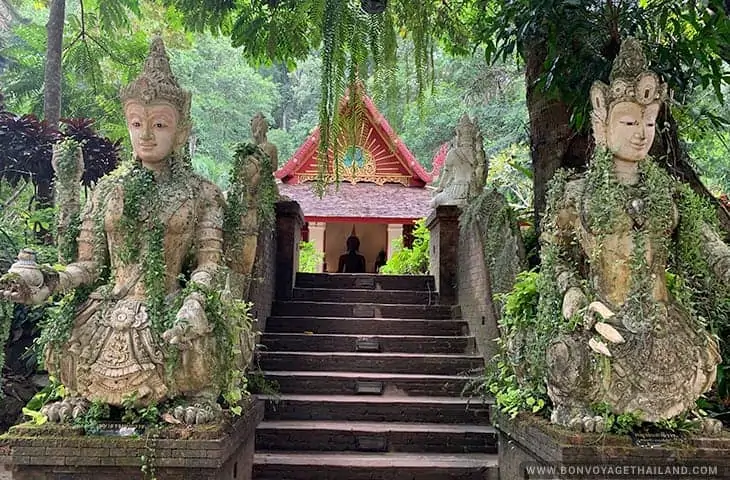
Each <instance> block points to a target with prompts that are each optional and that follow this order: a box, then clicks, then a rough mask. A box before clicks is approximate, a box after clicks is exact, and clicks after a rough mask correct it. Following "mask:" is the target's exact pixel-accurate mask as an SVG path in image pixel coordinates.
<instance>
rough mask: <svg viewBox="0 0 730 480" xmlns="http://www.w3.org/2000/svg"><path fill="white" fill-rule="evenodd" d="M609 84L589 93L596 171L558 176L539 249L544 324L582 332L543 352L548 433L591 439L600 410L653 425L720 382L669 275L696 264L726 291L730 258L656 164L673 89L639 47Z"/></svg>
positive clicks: (703, 332) (688, 305)
mask: <svg viewBox="0 0 730 480" xmlns="http://www.w3.org/2000/svg"><path fill="white" fill-rule="evenodd" d="M609 78H610V85H606V84H604V83H602V82H596V83H595V84H594V85H593V87H592V89H591V102H592V105H593V114H592V120H593V129H594V136H595V140H596V151H595V154H594V156H593V158H592V160H591V164H590V168H589V171H588V173H587V174H586V176H585V177H583V178H579V179H573V180H570V179H568V178H566V177H565V175H564V174H559V175H557V179H556V181H555V182H554V185H553V187H552V190H551V193H550V194H549V199H548V203H549V206H548V210H547V212H546V215H545V225H544V232H543V237H542V239H541V240H542V244H543V250H542V254H543V270H542V274H543V275H544V278H546V279H547V281H545V282H544V283H543V285H542V290H541V291H540V301H541V304H540V308H539V315H541V316H542V317H541V318H540V319H539V320H538V321H540V322H545V321H553V319H555V318H558V317H563V318H564V319H566V320H565V321H564V322H568V321H569V320H570V319H573V321H576V320H578V323H577V324H576V328H575V330H574V331H573V332H572V333H563V334H562V335H559V336H558V338H557V339H556V340H555V341H554V342H553V343H552V344H551V345H550V346H549V347H548V348H547V387H548V395H549V396H550V399H551V400H552V402H553V404H554V409H553V412H552V422H553V423H557V424H560V425H566V426H570V427H572V428H575V429H582V430H585V431H594V430H601V429H602V427H603V425H602V418H601V417H600V416H596V415H594V414H593V413H592V411H591V408H590V407H591V406H592V405H596V404H603V405H604V406H605V405H607V406H608V407H609V408H610V409H611V410H612V411H613V412H614V413H616V414H623V413H634V414H638V415H639V416H640V417H641V418H642V419H643V420H645V421H650V422H656V421H659V420H663V419H668V418H670V417H673V416H676V415H678V414H680V413H682V412H685V411H687V410H688V409H691V408H693V407H694V405H695V402H696V400H697V399H698V397H699V396H700V395H702V393H704V392H706V391H707V390H708V389H709V388H710V387H711V385H712V384H713V382H714V381H715V373H716V366H717V365H718V363H719V362H720V355H719V351H718V343H717V341H716V340H715V338H713V337H712V336H711V335H710V334H709V333H708V331H707V329H706V327H705V325H703V323H702V321H701V319H700V318H699V317H700V316H699V315H696V314H695V312H692V302H691V301H682V300H683V297H687V298H689V297H688V291H687V290H683V289H682V287H681V285H680V286H679V289H678V290H677V291H676V292H672V293H670V291H669V289H668V284H667V278H668V274H667V273H666V272H667V269H668V267H669V271H670V272H672V271H673V272H674V273H675V274H676V273H682V274H687V277H685V278H689V276H690V275H692V274H693V273H692V272H691V269H689V268H685V267H688V266H687V265H686V264H683V263H682V262H686V261H688V259H689V261H694V262H695V263H697V262H704V263H703V265H705V266H706V267H707V270H708V272H709V271H714V274H716V275H717V276H718V277H719V278H720V279H721V280H722V281H724V282H725V284H727V283H726V282H727V281H728V279H730V249H728V247H727V246H725V244H723V243H722V242H721V241H720V239H719V237H718V236H717V234H716V233H715V232H714V230H713V229H712V228H711V227H710V226H709V225H708V224H706V223H705V222H704V220H703V218H702V217H701V216H700V215H698V214H697V213H696V212H693V211H692V209H691V208H688V207H691V204H692V203H693V202H692V200H691V199H692V198H694V199H695V201H694V203H695V204H696V203H697V202H696V197H694V196H693V194H692V193H691V192H689V191H688V190H687V189H686V188H684V187H681V186H680V185H679V184H678V183H677V182H675V181H674V180H673V179H671V178H670V177H669V176H668V175H667V174H666V173H665V172H664V171H662V170H661V169H659V168H658V167H657V166H656V165H655V164H654V162H653V161H652V159H651V158H650V157H649V156H648V152H649V149H650V147H651V146H652V143H653V141H654V135H655V128H656V127H655V121H656V118H657V114H658V112H659V108H660V106H661V105H662V102H663V100H664V99H665V98H666V94H667V87H666V84H664V83H661V81H660V80H659V78H658V77H657V75H656V74H654V73H653V72H650V71H647V70H646V60H645V57H644V54H643V51H642V46H641V44H640V43H638V42H637V41H636V40H634V39H628V40H626V41H625V42H624V43H623V44H622V46H621V52H620V53H619V56H618V58H617V59H616V61H615V63H614V66H613V70H612V71H611V75H610V77H609ZM705 218H707V217H705ZM678 242H679V243H678ZM692 252H694V253H692ZM688 253H689V254H690V255H687V254H688ZM690 257H691V258H690ZM695 274H696V272H695ZM700 275H701V274H700ZM671 276H672V273H670V274H669V278H671ZM700 295H702V293H701V292H700ZM687 298H685V300H686V299H687ZM578 315H580V316H578ZM568 323H569V322H568ZM567 330H570V328H564V329H563V332H566V331H567ZM708 425H709V427H708V428H710V429H716V428H717V427H718V425H719V424H718V423H712V422H707V423H706V425H705V426H708Z"/></svg>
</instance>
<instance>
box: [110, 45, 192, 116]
mask: <svg viewBox="0 0 730 480" xmlns="http://www.w3.org/2000/svg"><path fill="white" fill-rule="evenodd" d="M119 97H120V99H121V101H122V105H124V104H126V103H127V102H128V101H130V100H137V101H140V102H142V103H143V104H151V103H155V102H168V103H170V104H172V106H173V107H175V109H176V110H177V111H178V113H179V114H180V124H183V125H184V124H188V123H189V122H190V99H191V94H190V92H188V91H187V90H183V89H182V88H181V87H180V84H178V83H177V80H176V79H175V75H173V73H172V69H171V68H170V58H169V57H168V56H167V52H166V51H165V44H164V43H163V42H162V38H161V37H159V36H156V37H154V38H153V39H152V42H151V43H150V52H149V54H148V55H147V59H146V60H145V62H144V68H143V69H142V73H140V74H139V76H138V77H137V78H136V79H134V80H133V81H132V83H130V84H129V85H127V86H126V87H123V88H122V89H121V91H120V92H119Z"/></svg>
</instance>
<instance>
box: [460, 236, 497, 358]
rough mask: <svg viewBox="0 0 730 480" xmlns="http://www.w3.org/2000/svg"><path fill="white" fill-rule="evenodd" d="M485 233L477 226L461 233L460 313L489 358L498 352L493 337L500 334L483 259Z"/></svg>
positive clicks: (479, 346)
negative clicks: (483, 236)
mask: <svg viewBox="0 0 730 480" xmlns="http://www.w3.org/2000/svg"><path fill="white" fill-rule="evenodd" d="M482 241H483V240H482V235H481V233H480V232H479V230H478V229H477V228H474V227H472V228H469V229H467V231H465V232H464V231H462V234H461V235H460V236H459V261H458V271H457V282H458V285H459V288H458V295H459V306H460V308H461V316H462V318H464V319H465V320H467V321H468V322H469V330H470V331H471V333H472V335H474V336H475V337H476V342H477V346H478V348H479V352H480V353H481V354H482V355H483V356H484V358H485V359H490V358H492V357H493V356H494V354H495V353H497V352H496V345H495V343H494V339H495V338H497V337H498V336H499V331H498V329H497V320H496V316H495V312H494V304H493V302H492V289H491V286H490V284H489V274H488V272H487V267H486V264H485V261H484V248H483V243H482Z"/></svg>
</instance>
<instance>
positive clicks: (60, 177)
mask: <svg viewBox="0 0 730 480" xmlns="http://www.w3.org/2000/svg"><path fill="white" fill-rule="evenodd" d="M81 147H82V144H81V143H80V142H78V141H76V140H75V139H73V138H66V139H65V140H63V141H61V142H59V143H57V144H56V149H57V153H56V157H55V158H56V162H57V163H56V166H55V170H56V196H57V203H60V201H63V200H65V199H64V198H62V197H63V196H64V195H65V194H66V192H62V190H66V189H67V188H68V186H71V185H72V184H73V182H75V181H76V178H75V175H74V174H75V173H76V172H77V170H78V168H79V167H78V165H77V163H76V162H77V153H78V149H79V148H81ZM79 173H81V172H79ZM71 200H74V201H76V202H78V198H76V199H71ZM77 205H78V204H77ZM59 220H60V218H59ZM61 226H62V225H61V224H60V221H59V227H61ZM63 227H64V228H65V230H64V232H63V234H62V235H60V236H59V238H58V253H59V258H61V259H64V260H65V261H72V260H74V259H75V258H76V256H77V254H78V245H77V239H78V236H79V233H80V232H81V215H80V212H79V211H78V210H77V211H76V212H73V214H72V216H71V218H70V219H69V221H68V224H67V225H63Z"/></svg>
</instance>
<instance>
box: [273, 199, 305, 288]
mask: <svg viewBox="0 0 730 480" xmlns="http://www.w3.org/2000/svg"><path fill="white" fill-rule="evenodd" d="M303 226H304V214H303V213H302V209H301V207H300V206H299V204H298V203H297V202H293V201H291V200H285V201H279V202H276V277H275V278H276V281H275V283H276V289H275V291H276V295H275V296H276V299H277V300H288V299H290V298H291V297H292V292H293V290H294V280H295V277H296V274H297V270H298V267H299V242H300V241H301V240H302V227H303Z"/></svg>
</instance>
